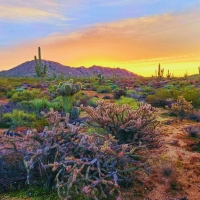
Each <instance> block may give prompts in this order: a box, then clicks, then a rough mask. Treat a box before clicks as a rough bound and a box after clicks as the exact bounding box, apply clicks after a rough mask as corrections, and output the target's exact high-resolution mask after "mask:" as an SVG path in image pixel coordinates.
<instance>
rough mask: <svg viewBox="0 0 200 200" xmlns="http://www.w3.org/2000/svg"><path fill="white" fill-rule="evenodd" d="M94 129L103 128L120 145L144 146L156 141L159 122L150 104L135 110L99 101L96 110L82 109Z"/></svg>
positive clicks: (126, 106)
mask: <svg viewBox="0 0 200 200" xmlns="http://www.w3.org/2000/svg"><path fill="white" fill-rule="evenodd" d="M81 109H82V110H84V111H86V113H87V114H88V115H89V117H90V120H89V121H88V123H89V124H90V125H92V126H94V127H99V128H104V129H106V130H107V131H108V132H109V133H110V134H111V135H113V136H115V138H116V139H118V140H119V142H120V143H131V144H133V143H134V144H146V145H147V146H150V145H151V144H152V143H154V142H155V141H156V139H155V138H156V136H157V135H158V130H157V129H156V127H157V126H158V124H159V122H158V121H157V120H156V116H155V115H154V112H155V108H153V107H152V106H151V105H150V104H140V107H139V108H138V109H136V110H134V109H133V108H131V107H130V106H128V105H123V106H121V107H120V106H119V105H117V104H115V103H110V102H107V101H99V102H98V106H97V108H93V107H90V106H88V107H84V106H82V105H81Z"/></svg>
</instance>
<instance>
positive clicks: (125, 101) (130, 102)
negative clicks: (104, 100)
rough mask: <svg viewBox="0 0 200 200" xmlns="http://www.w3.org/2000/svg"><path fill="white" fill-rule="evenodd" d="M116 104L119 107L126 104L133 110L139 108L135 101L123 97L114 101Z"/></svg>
mask: <svg viewBox="0 0 200 200" xmlns="http://www.w3.org/2000/svg"><path fill="white" fill-rule="evenodd" d="M116 103H117V104H118V105H120V106H122V105H124V104H128V105H129V106H130V107H132V108H134V109H136V108H138V107H139V103H138V102H137V101H136V100H135V99H133V98H129V97H124V96H121V97H120V99H119V100H117V101H116Z"/></svg>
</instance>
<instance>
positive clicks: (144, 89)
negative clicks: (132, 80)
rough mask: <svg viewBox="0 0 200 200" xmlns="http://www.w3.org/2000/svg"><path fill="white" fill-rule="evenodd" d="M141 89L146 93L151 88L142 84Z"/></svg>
mask: <svg viewBox="0 0 200 200" xmlns="http://www.w3.org/2000/svg"><path fill="white" fill-rule="evenodd" d="M141 91H142V92H146V93H148V92H152V91H153V88H152V87H150V86H143V87H141Z"/></svg>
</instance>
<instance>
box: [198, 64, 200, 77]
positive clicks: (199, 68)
mask: <svg viewBox="0 0 200 200" xmlns="http://www.w3.org/2000/svg"><path fill="white" fill-rule="evenodd" d="M198 70H199V76H200V66H199V67H198Z"/></svg>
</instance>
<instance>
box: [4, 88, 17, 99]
mask: <svg viewBox="0 0 200 200" xmlns="http://www.w3.org/2000/svg"><path fill="white" fill-rule="evenodd" d="M16 92H17V91H16V90H15V89H12V90H9V91H7V93H6V97H7V98H11V97H12V96H13V94H14V93H16Z"/></svg>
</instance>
